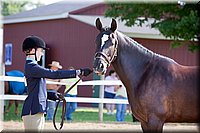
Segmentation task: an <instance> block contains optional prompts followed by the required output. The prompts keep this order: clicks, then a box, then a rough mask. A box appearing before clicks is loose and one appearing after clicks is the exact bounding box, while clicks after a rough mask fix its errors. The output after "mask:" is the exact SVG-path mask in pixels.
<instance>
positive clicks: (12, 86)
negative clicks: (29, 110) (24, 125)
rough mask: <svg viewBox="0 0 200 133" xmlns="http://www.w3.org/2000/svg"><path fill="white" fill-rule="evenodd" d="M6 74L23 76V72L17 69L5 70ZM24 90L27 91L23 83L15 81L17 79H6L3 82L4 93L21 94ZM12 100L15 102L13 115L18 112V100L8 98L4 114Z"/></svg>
mask: <svg viewBox="0 0 200 133" xmlns="http://www.w3.org/2000/svg"><path fill="white" fill-rule="evenodd" d="M6 76H14V77H24V74H23V73H22V72H21V71H19V70H12V71H8V72H6ZM26 92H27V88H26V87H25V85H24V83H21V82H17V81H6V82H5V94H11V95H22V94H24V93H26ZM14 102H15V115H18V114H19V111H18V106H19V102H18V100H9V103H8V107H7V108H6V109H5V114H7V113H8V112H9V110H10V108H11V106H12V104H13V103H14Z"/></svg>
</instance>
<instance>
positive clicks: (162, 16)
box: [105, 3, 200, 51]
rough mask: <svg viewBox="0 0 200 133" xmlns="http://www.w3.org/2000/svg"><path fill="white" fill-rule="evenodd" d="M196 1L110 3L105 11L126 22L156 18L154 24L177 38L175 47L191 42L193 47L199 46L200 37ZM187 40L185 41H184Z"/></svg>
mask: <svg viewBox="0 0 200 133" xmlns="http://www.w3.org/2000/svg"><path fill="white" fill-rule="evenodd" d="M197 13H198V12H197V4H196V3H186V4H185V5H184V6H180V5H178V4H177V3H165V4H164V3H151V4H149V3H148V4H147V3H110V4H109V9H108V10H107V11H106V13H105V15H106V16H109V17H114V18H120V20H122V21H125V22H126V25H127V26H132V25H136V24H137V25H140V26H141V25H142V24H143V23H144V22H145V21H148V20H149V18H154V22H153V23H152V24H151V27H152V28H156V29H158V30H159V31H160V32H161V33H162V34H163V35H164V36H165V37H168V38H171V39H173V40H174V42H172V47H179V46H181V45H183V44H185V45H188V49H189V50H190V51H195V50H198V49H200V46H199V45H198V44H197V43H195V42H194V41H195V40H197V39H198V38H197V36H198V33H199V31H198V28H197V27H198V26H199V18H198V14H197ZM183 40H184V41H183Z"/></svg>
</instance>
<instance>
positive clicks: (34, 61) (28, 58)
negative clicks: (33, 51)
mask: <svg viewBox="0 0 200 133" xmlns="http://www.w3.org/2000/svg"><path fill="white" fill-rule="evenodd" d="M26 60H31V61H32V62H33V63H35V64H37V61H36V60H34V59H33V58H30V57H27V58H26Z"/></svg>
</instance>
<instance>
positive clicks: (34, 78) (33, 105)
mask: <svg viewBox="0 0 200 133" xmlns="http://www.w3.org/2000/svg"><path fill="white" fill-rule="evenodd" d="M24 75H25V77H26V81H27V88H28V90H27V93H28V96H27V98H26V99H25V101H24V104H23V108H22V116H25V115H30V114H31V115H34V114H37V113H39V112H41V113H46V109H47V89H46V80H45V78H49V79H63V78H75V77H76V70H57V71H55V70H51V69H46V68H44V67H41V66H40V65H38V64H37V62H36V61H35V60H31V59H27V60H26V64H25V73H24Z"/></svg>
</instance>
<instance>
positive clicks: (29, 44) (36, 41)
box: [22, 36, 48, 52]
mask: <svg viewBox="0 0 200 133" xmlns="http://www.w3.org/2000/svg"><path fill="white" fill-rule="evenodd" d="M32 48H43V49H44V50H47V49H48V48H46V44H45V42H44V41H43V40H42V38H40V37H38V36H28V37H27V38H25V39H24V41H23V45H22V50H23V52H25V51H27V50H30V49H32Z"/></svg>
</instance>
